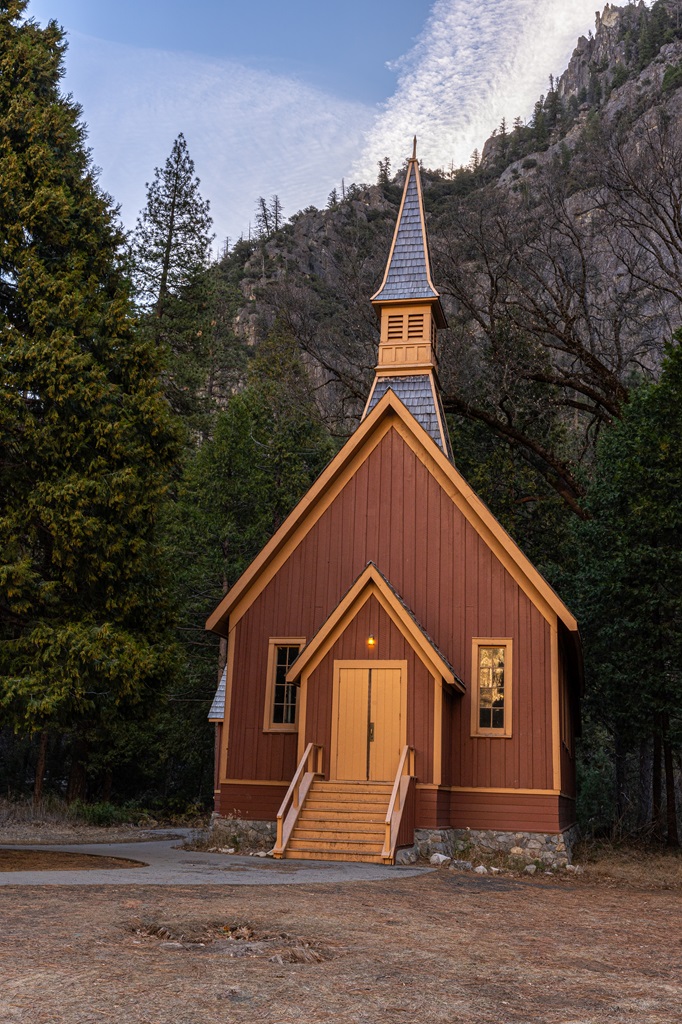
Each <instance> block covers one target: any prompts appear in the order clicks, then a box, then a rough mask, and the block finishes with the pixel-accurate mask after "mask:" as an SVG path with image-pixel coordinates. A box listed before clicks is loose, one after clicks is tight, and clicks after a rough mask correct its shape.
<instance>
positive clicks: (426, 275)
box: [372, 158, 439, 302]
mask: <svg viewBox="0 0 682 1024" xmlns="http://www.w3.org/2000/svg"><path fill="white" fill-rule="evenodd" d="M438 297H439V296H438V292H437V291H436V289H435V287H434V284H433V281H432V280H431V266H430V261H429V248H428V242H427V238H426V223H425V220H424V206H423V200H422V191H421V181H420V178H419V164H418V162H417V160H416V159H415V158H412V159H411V160H410V161H408V164H407V177H406V179H405V187H404V189H403V198H402V203H401V204H400V212H399V214H398V223H397V224H396V228H395V233H394V235H393V245H392V246H391V252H390V255H389V257H388V264H387V266H386V272H385V274H384V279H383V281H382V282H381V287H380V288H379V290H378V292H376V293H375V294H374V295H373V296H372V302H392V301H395V300H396V299H438Z"/></svg>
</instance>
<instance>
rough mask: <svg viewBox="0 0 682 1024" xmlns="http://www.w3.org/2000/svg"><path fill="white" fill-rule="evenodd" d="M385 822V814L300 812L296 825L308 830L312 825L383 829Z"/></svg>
mask: <svg viewBox="0 0 682 1024" xmlns="http://www.w3.org/2000/svg"><path fill="white" fill-rule="evenodd" d="M385 821H386V815H385V814H357V813H351V812H349V813H348V814H336V813H335V812H334V811H327V812H320V813H318V812H317V811H311V810H308V811H301V813H300V815H299V818H298V822H297V825H305V827H306V828H310V827H311V826H312V825H334V826H336V827H337V828H348V827H350V826H352V825H361V826H362V827H363V828H364V827H365V825H367V826H369V827H370V828H371V827H372V826H378V827H380V828H381V827H383V825H384V823H385Z"/></svg>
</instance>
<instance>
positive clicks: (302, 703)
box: [296, 655, 308, 764]
mask: <svg viewBox="0 0 682 1024" xmlns="http://www.w3.org/2000/svg"><path fill="white" fill-rule="evenodd" d="M299 657H300V655H299ZM298 705H299V707H298V716H299V717H298V744H297V748H298V749H297V751H296V753H297V756H298V763H299V764H300V763H301V759H302V757H303V754H304V753H305V748H306V746H307V743H306V741H305V729H306V723H307V717H308V677H307V676H304V677H303V679H302V680H301V685H300V687H299V691H298Z"/></svg>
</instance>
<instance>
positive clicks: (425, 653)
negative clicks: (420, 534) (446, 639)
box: [287, 562, 466, 693]
mask: <svg viewBox="0 0 682 1024" xmlns="http://www.w3.org/2000/svg"><path fill="white" fill-rule="evenodd" d="M370 597H375V598H376V599H377V601H378V602H379V604H380V605H381V607H382V608H383V609H384V611H385V612H386V614H387V615H388V616H389V618H391V619H392V620H393V621H394V622H395V624H396V626H398V628H399V629H400V631H401V633H402V634H403V636H404V637H405V639H406V640H408V641H409V643H410V646H411V647H412V649H413V650H414V652H415V654H417V655H418V657H419V658H420V660H421V661H422V663H423V664H424V666H425V667H426V668H427V670H428V671H429V673H430V675H432V676H440V677H441V678H442V679H443V680H444V681H445V682H446V683H449V684H450V686H454V687H455V688H456V689H457V690H459V691H460V692H461V693H463V692H464V691H465V689H466V687H465V685H464V683H463V682H462V680H461V679H460V678H459V677H458V676H456V675H455V672H454V670H453V668H452V666H451V665H450V664H449V663H448V662H447V661H446V660H445V658H444V657H443V655H442V654H441V652H440V651H439V650H438V648H437V647H436V645H435V644H434V642H433V641H432V640H431V638H430V637H429V636H428V634H427V633H426V632H425V631H424V630H423V629H422V628H421V626H420V625H419V623H418V621H417V619H416V618H415V617H414V615H413V614H412V613H411V612H410V611H409V610H408V608H407V605H406V604H405V602H404V601H403V600H402V599H401V598H400V597H399V595H398V594H397V592H396V591H395V590H394V589H393V587H392V586H391V585H390V583H389V582H388V580H387V579H386V577H385V576H384V575H383V574H382V573H380V572H379V570H378V569H377V567H376V565H375V564H374V563H373V562H370V563H369V565H367V567H366V568H365V569H364V571H363V572H362V573H361V574H360V576H358V578H357V579H356V581H355V583H354V584H353V585H352V586H351V588H350V590H349V591H348V592H347V593H346V594H345V595H344V597H342V598H341V601H340V602H339V604H338V605H337V606H336V608H335V609H334V611H333V612H332V613H331V615H330V616H329V618H328V619H327V621H326V622H325V623H324V624H323V625H322V626H321V627H320V629H318V631H317V633H316V634H315V636H314V637H313V638H312V639H311V641H310V643H309V644H308V645H307V646H306V647H304V648H303V650H302V651H301V653H300V654H299V656H298V658H297V659H296V661H295V662H294V663H293V665H292V666H291V668H290V669H289V672H288V673H287V682H290V683H291V682H295V681H296V680H297V679H298V678H300V677H301V676H302V675H303V674H304V673H305V675H306V677H307V676H310V675H311V674H312V673H313V672H314V671H315V669H316V668H317V666H318V665H319V664H320V662H321V661H322V659H323V658H324V657H325V655H326V654H327V653H328V651H329V650H330V648H331V647H333V645H334V643H335V642H336V640H337V639H338V638H339V636H340V635H341V633H343V631H344V630H345V629H346V627H347V626H348V624H349V622H351V621H352V620H353V619H354V618H355V617H356V615H357V614H358V612H359V611H360V609H361V608H362V607H363V606H364V605H365V604H366V603H367V601H369V599H370ZM363 664H364V663H363ZM368 664H370V663H369V662H368Z"/></svg>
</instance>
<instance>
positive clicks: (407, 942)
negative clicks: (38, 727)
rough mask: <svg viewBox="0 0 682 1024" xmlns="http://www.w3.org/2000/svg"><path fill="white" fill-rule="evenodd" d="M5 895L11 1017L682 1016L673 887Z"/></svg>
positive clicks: (452, 1021) (264, 1022)
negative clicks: (299, 953) (306, 954)
mask: <svg viewBox="0 0 682 1024" xmlns="http://www.w3.org/2000/svg"><path fill="white" fill-rule="evenodd" d="M1 899H2V918H3V927H2V929H0V978H2V986H1V990H2V994H1V996H0V1001H1V1002H2V1014H0V1017H1V1019H2V1022H3V1024H29V1022H30V1024H105V1022H108V1021H114V1022H116V1024H123V1022H125V1024H242V1022H243V1024H247V1022H248V1024H253V1022H254V1021H257V1022H258V1024H294V1022H304V1024H323V1022H324V1024H327V1022H334V1024H394V1022H395V1021H402V1020H405V1021H412V1020H417V1021H421V1022H423V1024H602V1022H608V1024H677V1022H682V894H681V893H679V892H678V891H674V890H673V891H661V890H660V889H659V890H656V889H649V890H642V889H641V888H639V887H634V886H628V885H624V884H619V883H616V882H609V883H607V884H595V883H594V882H592V881H590V879H589V877H587V875H585V876H580V877H579V878H567V877H564V878H561V879H560V878H556V879H550V878H542V879H540V880H537V879H536V878H534V879H527V880H526V879H520V878H512V877H505V878H500V877H498V878H491V877H481V878H479V877H477V876H472V875H471V874H457V873H454V872H448V871H439V872H434V873H432V874H426V875H421V876H418V877H414V878H405V877H404V876H401V875H400V873H399V872H396V875H395V878H392V879H391V880H389V881H382V882H371V883H370V882H360V883H344V884H336V885H331V884H327V885H320V886H301V885H292V886H267V885H263V886H254V887H244V886H235V887H233V888H230V887H229V886H220V887H217V886H216V887H212V886H197V887H195V888H193V887H162V886H124V885H120V886H119V885H117V886H107V887H87V888H77V887H51V886H45V887H18V886H17V887H6V888H5V889H4V890H3V892H2V897H1ZM226 928H227V929H228V931H227V932H226V931H225V929H226ZM240 928H243V929H245V930H244V931H243V932H242V933H241V934H242V937H241V938H240V937H238V930H239V929H240ZM231 929H234V930H231ZM230 936H232V937H230ZM201 943H204V945H203V947H202V946H201ZM277 943H280V945H279V946H278V945H277ZM296 948H298V949H303V950H306V949H308V950H311V951H313V952H315V953H318V954H319V955H320V956H321V959H316V958H315V957H313V958H312V959H311V960H306V961H303V962H302V961H301V960H298V959H295V958H294V959H293V960H291V961H288V960H287V959H286V954H287V951H288V950H292V949H296ZM237 949H242V950H243V953H241V955H234V953H230V950H233V951H234V950H237Z"/></svg>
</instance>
